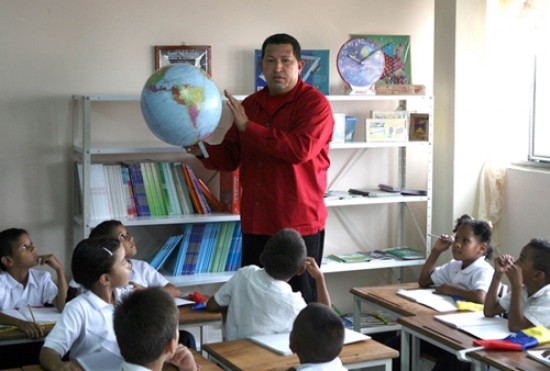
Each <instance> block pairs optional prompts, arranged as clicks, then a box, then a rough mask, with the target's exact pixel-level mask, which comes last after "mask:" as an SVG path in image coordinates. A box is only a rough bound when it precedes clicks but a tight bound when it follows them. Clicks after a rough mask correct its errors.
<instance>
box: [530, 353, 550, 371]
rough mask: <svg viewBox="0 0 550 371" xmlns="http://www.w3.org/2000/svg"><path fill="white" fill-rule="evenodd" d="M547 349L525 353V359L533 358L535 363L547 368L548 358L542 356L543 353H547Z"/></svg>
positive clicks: (549, 361)
mask: <svg viewBox="0 0 550 371" xmlns="http://www.w3.org/2000/svg"><path fill="white" fill-rule="evenodd" d="M547 350H548V349H541V350H536V349H534V350H528V351H527V357H529V358H533V359H535V360H537V361H539V362H540V363H543V364H545V365H546V366H549V367H550V357H548V356H546V357H544V356H543V355H542V353H544V352H545V351H547Z"/></svg>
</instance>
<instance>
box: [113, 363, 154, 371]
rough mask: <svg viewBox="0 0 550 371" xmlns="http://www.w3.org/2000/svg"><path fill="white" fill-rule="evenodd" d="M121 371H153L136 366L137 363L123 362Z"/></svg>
mask: <svg viewBox="0 0 550 371" xmlns="http://www.w3.org/2000/svg"><path fill="white" fill-rule="evenodd" d="M120 371H151V369H150V368H147V367H143V366H140V365H136V364H135V363H129V362H126V361H122V364H121V365H120Z"/></svg>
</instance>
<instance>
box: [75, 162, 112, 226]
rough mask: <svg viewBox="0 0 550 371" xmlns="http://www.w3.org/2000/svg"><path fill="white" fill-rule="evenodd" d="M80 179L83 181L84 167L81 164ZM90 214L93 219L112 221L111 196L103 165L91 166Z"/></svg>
mask: <svg viewBox="0 0 550 371" xmlns="http://www.w3.org/2000/svg"><path fill="white" fill-rule="evenodd" d="M78 168H79V173H80V175H81V176H80V179H82V170H81V169H82V166H81V164H79V167H78ZM89 182H90V197H91V202H90V213H91V217H92V219H111V211H110V208H109V196H108V192H109V191H108V190H107V182H106V179H105V173H104V172H103V164H92V165H90V180H89Z"/></svg>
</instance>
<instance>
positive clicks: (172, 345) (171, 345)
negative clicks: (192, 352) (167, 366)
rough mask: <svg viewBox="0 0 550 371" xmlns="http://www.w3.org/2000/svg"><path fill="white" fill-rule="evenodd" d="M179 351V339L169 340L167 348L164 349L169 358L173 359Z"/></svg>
mask: <svg viewBox="0 0 550 371" xmlns="http://www.w3.org/2000/svg"><path fill="white" fill-rule="evenodd" d="M177 349H178V339H177V338H172V339H170V340H168V343H166V347H165V348H164V353H166V354H168V358H171V357H172V356H173V355H174V354H175V353H176V350H177Z"/></svg>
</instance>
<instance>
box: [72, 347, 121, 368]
mask: <svg viewBox="0 0 550 371" xmlns="http://www.w3.org/2000/svg"><path fill="white" fill-rule="evenodd" d="M75 360H76V361H77V362H78V364H79V365H80V366H81V367H82V368H83V369H84V371H95V370H101V371H120V364H121V363H122V357H121V356H119V355H118V354H115V353H113V352H111V351H109V350H107V349H102V350H100V351H99V352H94V353H88V354H85V355H82V356H80V357H76V358H75Z"/></svg>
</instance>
